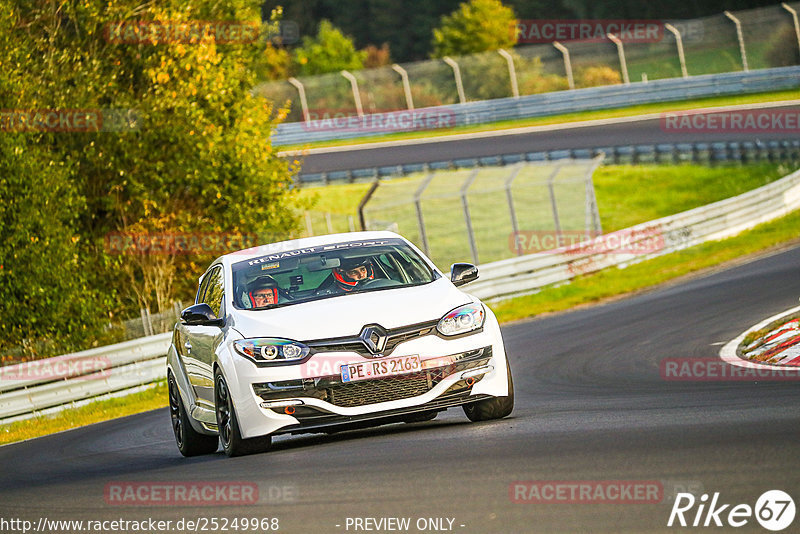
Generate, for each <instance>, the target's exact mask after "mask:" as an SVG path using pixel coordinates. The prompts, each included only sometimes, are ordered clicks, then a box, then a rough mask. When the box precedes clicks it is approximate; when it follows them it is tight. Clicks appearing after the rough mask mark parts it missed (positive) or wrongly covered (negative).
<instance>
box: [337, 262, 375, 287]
mask: <svg viewBox="0 0 800 534" xmlns="http://www.w3.org/2000/svg"><path fill="white" fill-rule="evenodd" d="M332 272H333V278H334V280H336V285H337V286H339V287H340V288H341V289H343V290H345V291H352V290H353V289H356V288H357V287H359V286H360V285H361V284H363V283H364V282H366V281H367V280H373V279H374V278H375V271H374V269H373V268H372V260H371V259H370V258H348V259H345V258H342V260H341V264H340V265H339V267H334V268H333V269H332Z"/></svg>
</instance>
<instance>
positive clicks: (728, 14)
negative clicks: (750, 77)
mask: <svg viewBox="0 0 800 534" xmlns="http://www.w3.org/2000/svg"><path fill="white" fill-rule="evenodd" d="M725 16H726V17H728V18H729V19H731V20H732V21H733V23H734V24H735V25H736V38H737V39H738V40H739V52H741V54H742V69H743V70H744V71H745V72H747V71H748V70H750V69H748V68H747V52H746V51H745V49H744V36H743V35H742V23H741V22H739V19H737V18H736V17H734V16H733V13H731V12H730V11H725Z"/></svg>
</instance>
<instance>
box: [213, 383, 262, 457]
mask: <svg viewBox="0 0 800 534" xmlns="http://www.w3.org/2000/svg"><path fill="white" fill-rule="evenodd" d="M214 405H215V410H214V411H215V412H216V414H217V429H218V430H219V440H220V442H222V448H223V449H224V450H225V454H227V455H228V456H230V457H233V456H245V455H247V454H256V453H259V452H264V451H267V450H269V448H270V445H271V444H272V436H269V435H267V436H258V437H255V438H249V439H244V438H242V432H241V430H240V429H239V421H238V419H237V418H236V410H235V409H234V406H233V400H232V399H231V396H230V391H229V390H228V384H227V383H226V382H225V377H224V376H222V371H220V370H219V368H217V369H216V370H215V371H214Z"/></svg>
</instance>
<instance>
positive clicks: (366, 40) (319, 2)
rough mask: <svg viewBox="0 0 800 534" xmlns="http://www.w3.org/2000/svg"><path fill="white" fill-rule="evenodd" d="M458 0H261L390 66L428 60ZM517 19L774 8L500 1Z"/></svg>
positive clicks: (756, 2)
mask: <svg viewBox="0 0 800 534" xmlns="http://www.w3.org/2000/svg"><path fill="white" fill-rule="evenodd" d="M461 2H462V0H266V1H265V2H264V3H263V8H262V13H263V14H264V18H268V17H269V14H270V11H271V10H272V9H273V8H274V7H276V6H279V5H280V6H283V8H284V16H283V20H285V21H293V22H295V23H297V25H298V27H299V31H300V36H305V35H315V34H316V33H317V26H318V24H319V22H320V21H321V20H323V19H327V20H330V21H331V22H332V23H333V25H334V26H336V27H337V28H340V29H341V30H342V31H343V32H344V33H345V34H346V35H349V36H350V37H352V38H353V39H354V40H355V44H356V46H357V47H358V48H359V49H361V48H365V47H366V46H367V45H376V46H381V45H382V44H383V43H388V44H389V49H390V52H391V57H392V60H393V61H398V62H404V61H414V60H419V59H427V58H428V57H429V56H430V53H431V50H432V45H431V39H432V34H433V29H434V28H436V27H438V26H439V24H440V19H441V17H442V15H447V14H449V13H451V12H453V11H454V10H455V9H457V8H458V6H459V4H461ZM503 3H504V4H505V5H508V6H511V7H512V8H513V9H514V12H515V13H516V15H517V17H518V18H521V19H581V18H589V19H604V18H605V19H620V18H622V19H687V18H695V17H703V16H707V15H714V14H717V13H722V12H723V11H724V10H726V9H727V10H730V11H735V10H740V9H750V8H755V7H762V6H774V5H779V4H780V2H777V1H775V0H702V1H697V0H678V1H674V0H673V1H672V2H646V1H643V0H505V1H504V2H503Z"/></svg>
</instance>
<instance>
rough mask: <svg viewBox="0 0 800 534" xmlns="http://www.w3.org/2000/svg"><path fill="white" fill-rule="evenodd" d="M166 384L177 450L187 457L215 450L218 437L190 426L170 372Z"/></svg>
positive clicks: (176, 385)
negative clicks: (202, 432)
mask: <svg viewBox="0 0 800 534" xmlns="http://www.w3.org/2000/svg"><path fill="white" fill-rule="evenodd" d="M167 384H168V385H167V388H168V389H169V416H170V419H171V422H172V431H173V433H174V434H175V443H176V444H177V445H178V450H179V451H181V454H182V455H184V456H187V457H188V456H200V455H201V454H211V453H212V452H216V451H217V448H218V447H219V438H217V436H207V435H205V434H201V433H199V432H197V431H196V430H195V429H194V428H192V424H191V423H190V422H189V414H187V413H186V408H185V407H184V406H183V401H182V400H181V394H180V392H179V391H178V384H176V383H175V377H174V376H173V375H172V373H170V374H169V378H168V379H167Z"/></svg>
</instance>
